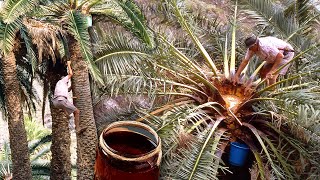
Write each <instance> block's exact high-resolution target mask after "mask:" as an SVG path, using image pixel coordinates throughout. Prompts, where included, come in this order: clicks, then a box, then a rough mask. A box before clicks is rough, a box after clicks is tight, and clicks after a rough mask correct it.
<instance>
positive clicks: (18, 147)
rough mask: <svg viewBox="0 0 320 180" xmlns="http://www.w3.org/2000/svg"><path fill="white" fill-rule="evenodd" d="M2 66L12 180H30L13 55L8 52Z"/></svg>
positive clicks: (26, 142) (26, 144)
mask: <svg viewBox="0 0 320 180" xmlns="http://www.w3.org/2000/svg"><path fill="white" fill-rule="evenodd" d="M2 64H3V77H4V86H5V97H6V106H7V108H8V128H9V135H10V149H11V158H12V173H13V179H18V180H20V179H21V180H29V179H30V180H31V179H32V174H31V165H30V158H29V150H28V141H27V133H26V130H25V127H24V119H23V111H22V107H21V93H20V86H19V81H18V78H17V70H16V68H17V67H16V58H15V55H14V53H13V52H10V53H9V54H8V55H6V56H5V57H4V58H3V63H2Z"/></svg>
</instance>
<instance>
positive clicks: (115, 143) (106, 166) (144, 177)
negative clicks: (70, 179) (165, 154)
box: [95, 131, 159, 180]
mask: <svg viewBox="0 0 320 180" xmlns="http://www.w3.org/2000/svg"><path fill="white" fill-rule="evenodd" d="M103 138H104V140H105V143H106V145H107V146H108V147H109V149H110V150H111V151H113V152H114V153H115V154H118V155H121V156H123V157H127V158H137V157H141V156H143V155H145V154H147V153H149V152H151V151H152V150H154V149H155V148H156V144H155V143H154V142H152V141H151V140H150V139H149V138H147V137H146V136H143V135H141V134H138V133H135V132H131V131H115V132H111V133H106V134H104V136H103ZM157 159H158V154H157V155H155V156H154V157H151V158H149V159H147V160H145V161H143V162H126V161H123V160H119V159H115V158H113V157H111V156H109V155H108V154H106V153H105V152H103V150H102V149H101V148H99V149H98V152H97V158H96V166H95V171H96V172H95V179H96V180H98V179H99V180H100V179H101V180H102V179H104V180H127V179H128V180H129V179H132V180H135V179H137V180H157V179H158V177H159V167H158V166H157V165H156V161H157Z"/></svg>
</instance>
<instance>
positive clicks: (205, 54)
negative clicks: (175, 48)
mask: <svg viewBox="0 0 320 180" xmlns="http://www.w3.org/2000/svg"><path fill="white" fill-rule="evenodd" d="M172 4H173V7H174V9H175V13H176V15H177V17H178V19H179V21H180V23H181V24H182V26H183V27H184V28H185V29H186V30H187V32H188V34H189V35H190V36H191V38H192V40H193V42H194V43H195V44H196V45H197V47H198V49H199V50H200V53H201V54H202V55H203V57H204V58H205V60H206V61H207V63H208V64H209V66H210V68H211V70H212V72H213V74H214V75H215V76H217V71H218V69H217V67H216V66H215V64H214V62H213V60H212V59H211V57H210V56H209V54H208V52H207V51H206V50H205V49H204V47H203V46H202V44H201V43H200V41H199V39H198V38H197V37H196V36H195V35H194V34H193V32H192V31H191V29H190V27H189V26H188V24H187V22H186V20H185V19H184V18H183V15H182V14H181V12H180V10H179V8H178V6H177V3H176V1H173V3H172Z"/></svg>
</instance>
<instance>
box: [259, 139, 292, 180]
mask: <svg viewBox="0 0 320 180" xmlns="http://www.w3.org/2000/svg"><path fill="white" fill-rule="evenodd" d="M262 138H263V139H264V140H265V141H266V142H267V143H268V145H269V146H270V148H271V150H272V151H273V153H274V154H275V155H276V157H277V158H278V160H279V162H280V163H281V165H282V167H283V168H284V170H285V171H286V173H287V176H289V178H290V179H293V176H292V175H291V172H290V171H289V169H288V167H287V166H288V164H287V163H286V162H285V160H284V159H283V158H282V156H281V155H280V154H279V153H278V150H277V148H275V147H274V145H273V143H272V142H271V141H270V139H269V138H268V137H267V136H265V135H262Z"/></svg>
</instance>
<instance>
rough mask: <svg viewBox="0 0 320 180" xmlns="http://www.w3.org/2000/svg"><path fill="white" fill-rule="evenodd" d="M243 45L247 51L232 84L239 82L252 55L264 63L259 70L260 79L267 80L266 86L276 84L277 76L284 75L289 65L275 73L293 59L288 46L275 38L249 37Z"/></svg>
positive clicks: (292, 53) (291, 49) (290, 48)
mask: <svg viewBox="0 0 320 180" xmlns="http://www.w3.org/2000/svg"><path fill="white" fill-rule="evenodd" d="M245 45H246V48H248V50H247V53H246V55H245V57H244V59H243V61H242V62H241V64H240V66H239V69H238V70H237V73H236V74H235V78H234V83H236V82H238V81H239V77H240V74H241V72H242V71H243V69H244V68H245V67H246V65H247V64H248V62H249V60H250V59H251V58H252V57H253V55H257V56H258V57H259V58H260V59H261V60H263V61H266V64H265V65H264V66H263V68H262V69H261V70H260V77H261V78H262V79H264V78H267V79H266V80H267V85H268V86H269V85H272V84H274V83H275V82H276V80H277V78H278V76H279V74H280V75H285V74H286V72H287V70H288V68H289V65H287V66H286V67H284V68H283V69H282V70H281V71H280V72H277V73H275V71H276V70H277V69H278V68H280V67H281V66H282V65H284V64H286V63H287V62H289V61H290V60H291V59H292V58H293V56H294V50H293V48H292V46H291V45H290V44H288V43H287V42H284V41H283V40H281V39H278V38H275V37H262V38H257V37H255V36H251V37H249V38H247V39H246V40H245Z"/></svg>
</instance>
